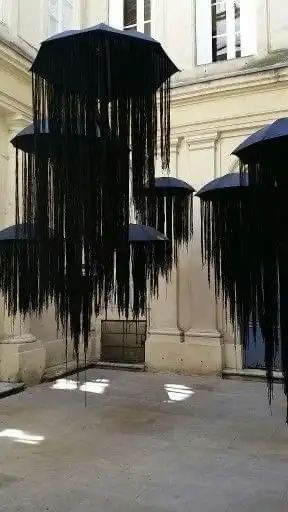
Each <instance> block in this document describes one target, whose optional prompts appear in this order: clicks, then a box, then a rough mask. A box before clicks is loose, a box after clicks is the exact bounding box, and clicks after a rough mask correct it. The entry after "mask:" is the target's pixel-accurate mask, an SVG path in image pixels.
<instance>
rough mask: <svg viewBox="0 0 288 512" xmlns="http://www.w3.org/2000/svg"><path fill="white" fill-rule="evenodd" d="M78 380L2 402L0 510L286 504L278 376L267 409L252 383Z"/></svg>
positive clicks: (185, 509) (278, 510)
mask: <svg viewBox="0 0 288 512" xmlns="http://www.w3.org/2000/svg"><path fill="white" fill-rule="evenodd" d="M81 379H82V383H81V384H79V385H77V383H76V382H75V380H74V378H73V377H72V378H69V379H67V380H65V379H64V380H60V381H57V382H56V383H54V384H53V383H52V384H51V383H49V384H48V383H47V384H44V385H41V386H37V387H35V388H30V389H28V390H26V391H25V392H23V393H21V394H19V395H15V396H12V397H9V398H4V399H2V400H1V401H0V421H1V423H0V462H1V466H0V510H1V512H6V511H7V512H8V511H9V512H16V511H17V512H47V511H49V512H104V511H105V512H116V511H117V512H134V511H135V512H138V511H139V512H168V511H169V512H172V511H175V512H190V511H191V512H230V511H231V512H240V511H241V512H254V511H255V512H256V511H257V512H258V511H259V512H284V511H285V512H287V510H288V428H287V427H286V426H285V423H284V420H285V411H284V407H283V401H282V393H281V387H280V386H279V385H278V386H277V387H276V391H275V394H276V398H275V401H274V403H273V411H272V412H273V415H272V416H271V411H270V410H269V408H268V405H267V395H266V387H265V384H263V383H259V382H252V383H251V382H241V381H228V380H226V381H222V380H221V379H214V378H212V379H209V378H205V379H204V378H195V377H193V378H192V377H191V378H190V377H181V376H171V375H152V374H144V373H143V374H142V373H139V374H135V373H128V372H120V371H113V370H112V371H108V370H91V371H89V372H87V382H86V385H85V384H84V380H83V374H82V375H81ZM85 390H86V396H87V407H86V408H85V403H84V398H85Z"/></svg>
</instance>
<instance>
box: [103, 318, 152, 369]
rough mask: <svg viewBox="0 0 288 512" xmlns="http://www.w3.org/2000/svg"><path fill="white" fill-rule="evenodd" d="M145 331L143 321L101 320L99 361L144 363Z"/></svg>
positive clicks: (145, 326) (144, 322)
mask: <svg viewBox="0 0 288 512" xmlns="http://www.w3.org/2000/svg"><path fill="white" fill-rule="evenodd" d="M146 331H147V323H146V321H145V320H143V321H142V320H139V321H135V320H102V323H101V361H103V362H110V363H131V364H132V363H144V362H145V341H146Z"/></svg>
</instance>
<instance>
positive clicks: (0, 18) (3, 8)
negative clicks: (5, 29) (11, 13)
mask: <svg viewBox="0 0 288 512" xmlns="http://www.w3.org/2000/svg"><path fill="white" fill-rule="evenodd" d="M6 22H7V3H6V0H0V23H4V24H5V23H6Z"/></svg>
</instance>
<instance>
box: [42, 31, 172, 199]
mask: <svg viewBox="0 0 288 512" xmlns="http://www.w3.org/2000/svg"><path fill="white" fill-rule="evenodd" d="M75 66H77V70H78V72H77V73H75ZM177 71H178V69H177V68H176V66H175V65H174V64H173V63H172V61H171V60H170V59H169V57H168V56H167V55H166V53H165V52H164V50H163V49H162V47H161V45H160V44H159V43H158V42H157V41H155V40H154V39H152V38H151V37H149V36H146V35H144V34H141V33H138V32H132V31H131V32H125V31H121V30H116V29H113V28H111V27H109V26H107V25H104V24H100V25H97V26H95V27H91V28H88V29H85V30H79V31H68V32H64V33H62V34H58V35H56V36H53V37H51V38H49V39H47V40H46V41H44V42H43V43H42V44H41V48H40V50H39V52H38V55H37V57H36V59H35V61H34V63H33V66H32V73H33V111H34V125H35V130H39V131H40V129H41V128H40V127H41V123H42V128H43V120H44V119H48V122H49V127H50V130H51V131H52V132H53V133H65V134H78V133H79V132H80V133H85V134H88V135H94V136H95V133H96V131H97V127H98V123H99V119H100V121H101V124H102V128H103V130H104V131H103V135H104V136H106V135H107V136H108V137H109V136H111V135H112V136H113V137H118V138H119V140H120V144H122V145H124V146H125V147H127V145H129V146H130V147H131V166H132V178H133V179H132V183H133V196H134V197H135V200H137V197H138V196H139V192H141V191H142V189H143V187H144V185H145V184H146V183H148V184H149V186H151V187H152V186H153V183H154V159H155V156H156V153H157V131H158V127H159V131H160V147H161V160H162V166H163V168H164V169H168V167H169V158H170V77H171V76H172V75H173V74H174V73H176V72H177ZM157 91H159V92H160V94H159V98H157V97H158V94H157ZM158 102H159V108H158Z"/></svg>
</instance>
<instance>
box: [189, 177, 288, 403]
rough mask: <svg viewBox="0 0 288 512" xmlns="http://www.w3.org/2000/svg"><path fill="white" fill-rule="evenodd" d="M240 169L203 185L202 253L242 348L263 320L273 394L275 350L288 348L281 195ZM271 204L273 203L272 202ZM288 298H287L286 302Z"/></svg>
mask: <svg viewBox="0 0 288 512" xmlns="http://www.w3.org/2000/svg"><path fill="white" fill-rule="evenodd" d="M244 179H245V182H246V183H243V180H242V179H241V176H240V174H239V173H231V174H227V175H225V176H222V177H220V178H217V179H215V180H213V181H211V182H210V183H208V184H207V185H205V186H204V187H203V188H202V189H201V190H200V191H199V192H198V193H197V196H198V197H200V199H201V224H202V230H201V234H202V258H203V262H204V263H206V264H207V265H208V271H209V280H210V274H211V270H212V268H213V271H214V281H215V291H216V295H217V296H221V297H222V299H223V303H224V307H225V308H226V310H228V311H229V314H230V318H231V321H232V324H233V326H234V328H235V330H238V332H240V339H241V342H242V344H243V345H244V348H245V347H246V343H247V341H248V329H249V326H251V325H252V326H253V329H254V333H255V334H256V329H257V327H258V325H259V327H260V329H261V333H262V337H263V342H264V345H265V367H266V373H267V382H268V386H269V399H270V400H271V398H272V388H273V369H274V360H275V356H276V354H277V353H278V350H279V345H280V344H281V349H283V350H284V352H285V351H287V349H286V345H287V338H286V337H283V336H282V335H281V337H280V332H279V316H280V307H281V299H280V300H279V296H280V289H279V279H278V276H279V265H278V255H279V239H280V237H279V233H280V231H279V229H280V228H279V222H278V221H279V212H278V209H277V206H276V205H277V201H278V199H279V196H278V193H279V192H278V190H277V188H274V189H271V190H269V191H267V189H266V188H265V187H260V186H258V187H257V186H252V187H251V186H248V185H247V183H248V180H247V176H245V177H244ZM271 201H272V203H273V205H274V206H273V207H272V208H270V207H269V202H271ZM286 304H287V302H286ZM285 391H286V388H285Z"/></svg>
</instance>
